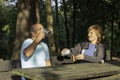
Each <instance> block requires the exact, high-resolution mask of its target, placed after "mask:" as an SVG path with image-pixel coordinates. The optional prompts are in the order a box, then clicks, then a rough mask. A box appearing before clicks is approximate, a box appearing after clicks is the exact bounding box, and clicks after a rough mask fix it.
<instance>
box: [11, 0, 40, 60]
mask: <svg viewBox="0 0 120 80" xmlns="http://www.w3.org/2000/svg"><path fill="white" fill-rule="evenodd" d="M31 2H34V1H33V0H31V1H30V0H20V2H19V3H18V10H19V12H18V16H17V24H16V37H15V42H14V49H13V55H12V59H19V58H20V49H21V45H22V43H23V41H24V40H25V39H26V38H28V37H30V34H29V29H30V26H31V24H33V23H38V22H39V21H40V18H39V11H38V10H39V9H38V8H39V7H38V6H37V5H38V4H39V3H37V1H35V2H34V3H33V4H31ZM36 4H37V5H36ZM36 7H37V8H36ZM34 12H35V13H34ZM30 13H33V14H30Z"/></svg>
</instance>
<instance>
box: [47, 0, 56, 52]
mask: <svg viewBox="0 0 120 80" xmlns="http://www.w3.org/2000/svg"><path fill="white" fill-rule="evenodd" d="M46 12H47V27H48V29H49V30H50V31H51V33H52V35H51V36H50V37H49V39H48V42H49V43H48V45H49V49H50V53H55V43H54V37H53V15H52V6H51V0H46Z"/></svg>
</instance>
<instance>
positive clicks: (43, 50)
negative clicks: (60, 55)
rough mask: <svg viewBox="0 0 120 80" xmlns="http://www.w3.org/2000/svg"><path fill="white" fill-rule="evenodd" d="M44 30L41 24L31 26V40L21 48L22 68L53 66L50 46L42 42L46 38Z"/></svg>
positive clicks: (25, 42) (27, 40)
mask: <svg viewBox="0 0 120 80" xmlns="http://www.w3.org/2000/svg"><path fill="white" fill-rule="evenodd" d="M43 29H44V28H43V26H42V25H41V24H34V25H32V26H31V29H30V34H31V38H28V39H26V40H25V41H24V42H23V44H22V48H21V55H20V57H21V67H22V68H33V67H45V66H51V62H50V56H49V49H48V46H47V44H46V43H44V42H42V40H43V39H44V38H45V33H44V32H43ZM22 80H24V79H22Z"/></svg>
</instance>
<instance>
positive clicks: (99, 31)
mask: <svg viewBox="0 0 120 80" xmlns="http://www.w3.org/2000/svg"><path fill="white" fill-rule="evenodd" d="M90 30H94V31H95V33H96V35H97V37H98V40H97V43H100V42H101V41H102V40H103V38H104V37H103V31H102V27H101V26H100V25H91V26H90V27H89V28H88V32H89V31H90Z"/></svg>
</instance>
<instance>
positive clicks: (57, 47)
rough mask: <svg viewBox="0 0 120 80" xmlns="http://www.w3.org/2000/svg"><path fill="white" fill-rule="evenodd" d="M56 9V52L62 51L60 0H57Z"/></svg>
mask: <svg viewBox="0 0 120 80" xmlns="http://www.w3.org/2000/svg"><path fill="white" fill-rule="evenodd" d="M55 11H56V22H55V29H54V32H55V33H56V34H55V43H56V46H55V47H56V52H57V53H60V48H61V47H60V43H59V42H60V28H59V20H58V15H59V14H58V0H55Z"/></svg>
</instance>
